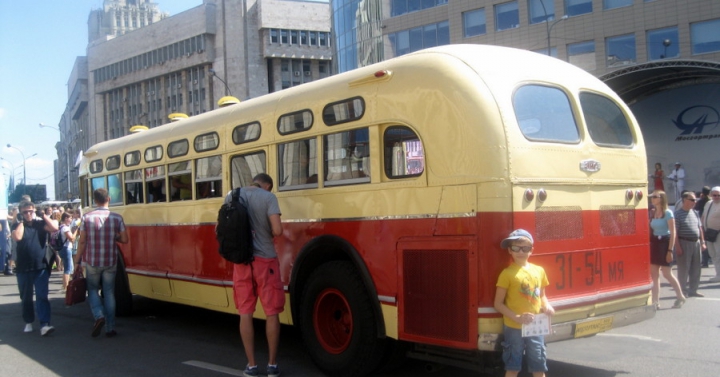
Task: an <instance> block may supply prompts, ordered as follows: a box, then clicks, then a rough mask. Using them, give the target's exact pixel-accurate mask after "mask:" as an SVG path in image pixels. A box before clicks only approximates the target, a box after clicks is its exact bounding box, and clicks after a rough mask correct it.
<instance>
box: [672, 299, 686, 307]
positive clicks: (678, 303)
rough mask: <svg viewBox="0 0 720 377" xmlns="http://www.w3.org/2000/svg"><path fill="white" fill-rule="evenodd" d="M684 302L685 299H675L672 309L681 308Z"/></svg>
mask: <svg viewBox="0 0 720 377" xmlns="http://www.w3.org/2000/svg"><path fill="white" fill-rule="evenodd" d="M684 303H685V299H684V298H679V299H677V300H675V303H674V304H673V306H672V307H673V309H680V308H682V306H683V304H684Z"/></svg>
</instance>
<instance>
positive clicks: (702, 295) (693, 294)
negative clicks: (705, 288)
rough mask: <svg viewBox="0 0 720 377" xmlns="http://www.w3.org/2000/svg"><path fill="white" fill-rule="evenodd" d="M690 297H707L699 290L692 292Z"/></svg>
mask: <svg viewBox="0 0 720 377" xmlns="http://www.w3.org/2000/svg"><path fill="white" fill-rule="evenodd" d="M690 297H705V295H704V294H702V293H699V292H693V293H691V294H690Z"/></svg>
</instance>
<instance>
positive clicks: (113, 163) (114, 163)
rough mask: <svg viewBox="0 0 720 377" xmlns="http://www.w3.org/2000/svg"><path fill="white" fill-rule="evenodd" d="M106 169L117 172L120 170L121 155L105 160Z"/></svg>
mask: <svg viewBox="0 0 720 377" xmlns="http://www.w3.org/2000/svg"><path fill="white" fill-rule="evenodd" d="M105 168H107V170H115V169H119V168H120V155H117V156H112V157H108V158H107V160H105Z"/></svg>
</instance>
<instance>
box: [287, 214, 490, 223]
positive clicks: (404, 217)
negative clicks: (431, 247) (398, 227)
mask: <svg viewBox="0 0 720 377" xmlns="http://www.w3.org/2000/svg"><path fill="white" fill-rule="evenodd" d="M475 216H477V212H458V213H441V214H437V213H426V214H418V215H395V216H366V217H345V218H341V219H338V218H335V219H332V218H326V219H283V220H282V222H284V223H306V222H310V223H315V222H339V221H376V220H411V219H436V218H437V219H457V218H468V217H475Z"/></svg>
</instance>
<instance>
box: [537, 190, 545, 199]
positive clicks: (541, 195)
mask: <svg viewBox="0 0 720 377" xmlns="http://www.w3.org/2000/svg"><path fill="white" fill-rule="evenodd" d="M546 199H547V191H545V189H540V190H538V200H539V201H541V202H544V201H545V200H546Z"/></svg>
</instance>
